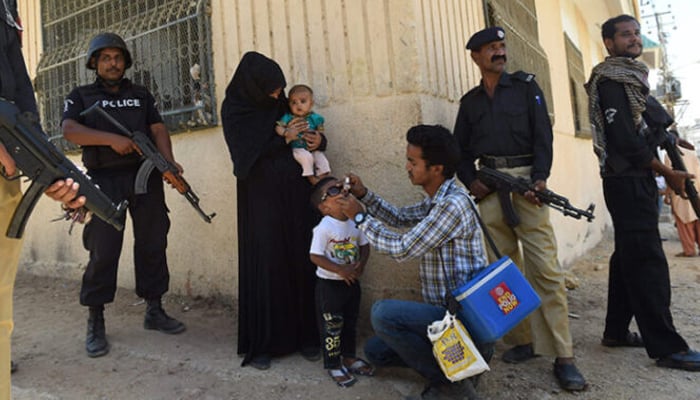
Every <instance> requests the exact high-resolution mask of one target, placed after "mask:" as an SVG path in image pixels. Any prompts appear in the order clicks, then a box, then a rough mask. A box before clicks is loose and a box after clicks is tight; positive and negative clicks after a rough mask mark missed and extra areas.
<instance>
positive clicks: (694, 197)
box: [661, 131, 700, 218]
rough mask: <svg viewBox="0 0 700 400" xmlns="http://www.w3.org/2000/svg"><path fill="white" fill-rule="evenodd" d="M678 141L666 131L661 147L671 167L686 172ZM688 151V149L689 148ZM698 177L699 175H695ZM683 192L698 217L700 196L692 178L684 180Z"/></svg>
mask: <svg viewBox="0 0 700 400" xmlns="http://www.w3.org/2000/svg"><path fill="white" fill-rule="evenodd" d="M677 142H678V140H677V138H676V136H675V135H674V134H672V133H670V132H668V131H666V140H664V141H663V142H662V143H661V147H662V148H663V149H664V150H666V154H667V155H668V159H669V160H671V165H672V166H673V169H675V170H678V171H683V172H688V169H687V168H686V166H685V163H684V162H683V157H681V152H680V150H679V149H678V146H677V145H676V144H677ZM689 151H690V150H689ZM696 178H700V177H696ZM685 194H686V195H687V196H688V201H689V202H690V205H691V206H693V211H695V215H697V216H698V218H700V198H698V191H697V189H695V183H694V182H693V180H692V179H686V180H685Z"/></svg>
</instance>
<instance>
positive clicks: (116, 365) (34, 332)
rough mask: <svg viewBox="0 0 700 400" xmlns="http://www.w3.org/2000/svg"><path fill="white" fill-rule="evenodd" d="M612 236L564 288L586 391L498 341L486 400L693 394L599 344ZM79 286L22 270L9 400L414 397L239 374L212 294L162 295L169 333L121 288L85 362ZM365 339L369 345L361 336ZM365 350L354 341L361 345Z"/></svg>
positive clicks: (677, 311) (398, 387)
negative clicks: (573, 390) (105, 349)
mask: <svg viewBox="0 0 700 400" xmlns="http://www.w3.org/2000/svg"><path fill="white" fill-rule="evenodd" d="M666 225H667V226H665V227H663V226H662V236H665V237H667V238H668V239H669V240H667V241H665V242H664V246H665V250H666V253H667V255H668V258H669V264H670V270H671V274H672V285H673V305H672V311H673V316H674V322H675V325H676V327H677V328H678V330H679V331H680V332H681V333H682V334H683V336H684V337H685V338H686V340H687V341H688V342H689V343H690V345H691V346H692V347H694V348H696V349H698V348H700V296H698V289H699V288H700V258H679V257H674V254H676V253H678V252H680V243H679V242H678V241H677V237H676V235H675V231H674V229H673V227H672V226H671V225H670V224H666ZM611 251H612V250H611V239H610V235H609V234H608V235H607V238H606V239H605V240H603V241H602V242H601V243H600V244H599V245H598V246H597V247H596V248H595V249H593V250H592V251H591V252H590V253H589V254H588V255H587V256H585V257H583V258H582V259H580V260H579V261H578V262H577V263H576V264H575V265H573V266H571V270H572V271H573V274H574V275H575V277H576V279H577V280H578V281H579V282H578V283H579V285H578V287H577V288H576V289H575V290H571V291H569V307H570V313H571V319H570V321H571V331H572V335H573V337H574V347H575V351H576V356H577V360H578V361H577V362H578V366H579V368H580V370H581V371H582V372H583V374H584V375H585V376H586V378H587V379H588V382H589V388H588V390H587V391H585V392H581V393H577V394H570V393H567V392H563V391H561V390H560V389H559V388H558V386H557V384H556V381H555V379H554V377H553V375H552V372H551V369H552V368H551V362H552V360H551V359H547V358H545V357H540V358H536V359H533V360H531V361H529V362H527V363H526V364H524V365H509V364H505V363H503V362H502V361H501V360H500V354H501V353H502V352H503V350H504V349H505V347H504V345H503V344H502V343H498V345H497V351H496V356H495V357H494V360H493V361H492V363H491V371H490V372H488V373H486V374H485V375H484V376H483V378H482V380H481V383H480V385H479V388H478V391H479V393H480V394H481V395H482V396H483V398H484V399H512V400H516V399H596V400H599V399H635V400H637V399H654V400H663V399H674V400H675V399H684V400H691V399H700V379H699V378H700V374H699V373H691V372H685V371H674V370H668V369H663V368H658V367H656V366H655V365H654V362H653V360H651V359H649V358H648V357H647V355H646V353H645V351H644V350H643V349H610V348H606V347H602V346H601V345H600V336H601V331H602V326H603V318H604V315H605V304H606V292H607V261H608V257H609V255H610V253H611ZM79 285H80V284H79V282H76V281H69V280H60V279H53V278H43V277H37V276H32V275H29V274H27V273H22V272H20V274H19V276H18V279H17V285H16V292H15V299H16V300H15V301H16V306H15V323H16V327H15V333H14V336H13V354H14V356H13V358H14V359H15V360H16V361H17V362H18V363H19V371H18V372H17V373H15V374H14V375H13V376H12V383H13V399H15V400H53V399H67V400H72V399H98V400H103V399H104V400H106V399H110V400H111V399H115V400H117V399H125V400H127V399H128V400H130V399H176V400H195V399H197V400H210V399H211V400H213V399H246V400H262V399H265V400H275V399H324V400H330V399H351V400H364V399H401V398H403V396H405V395H408V394H410V393H413V392H416V391H418V390H420V388H421V387H422V385H423V381H422V379H421V378H420V376H418V375H417V374H415V373H413V372H411V371H407V370H405V369H399V368H388V369H382V370H380V371H378V374H377V376H375V377H373V378H361V379H359V381H358V383H356V384H355V385H354V386H353V387H351V388H347V389H343V388H339V387H337V386H336V385H335V384H334V383H332V382H331V380H330V378H329V377H328V376H327V375H326V374H325V373H324V371H323V370H322V362H321V361H319V362H315V363H311V362H308V361H306V360H304V359H303V358H302V357H301V356H299V355H292V356H288V357H284V358H281V359H275V360H273V364H272V368H271V369H270V370H268V371H264V372H263V371H257V370H255V369H253V368H249V367H247V368H241V367H240V362H241V359H240V358H239V357H238V355H237V354H236V352H235V348H236V329H237V327H236V318H235V309H234V308H232V307H231V306H226V305H222V304H220V303H218V302H215V301H211V300H207V299H190V298H176V297H169V298H167V302H166V304H165V307H166V310H168V311H169V313H170V314H172V315H174V316H175V317H177V318H179V319H181V320H183V321H184V322H185V323H186V324H187V326H188V330H187V331H186V332H185V333H183V334H182V335H178V336H167V335H163V334H161V333H157V332H153V331H145V330H144V329H143V328H142V323H143V322H142V321H143V312H144V309H145V305H144V304H143V303H142V302H140V301H139V299H138V298H136V297H135V295H134V294H133V292H132V291H131V290H126V289H121V290H120V292H119V293H118V295H117V300H116V302H115V303H114V304H112V305H109V306H108V307H107V309H106V312H105V317H106V321H107V334H108V339H109V340H110V343H111V345H112V348H111V352H110V353H109V354H108V355H107V356H105V357H102V358H98V359H91V358H88V357H87V356H86V355H85V351H84V348H83V343H84V335H85V318H86V311H85V309H84V308H83V307H80V306H79V305H78V304H77V293H78V290H79ZM360 339H361V340H360V341H361V342H363V341H364V338H360ZM360 345H361V343H360Z"/></svg>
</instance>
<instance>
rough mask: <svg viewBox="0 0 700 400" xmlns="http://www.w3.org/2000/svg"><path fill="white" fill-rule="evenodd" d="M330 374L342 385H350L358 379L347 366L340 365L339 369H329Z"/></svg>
mask: <svg viewBox="0 0 700 400" xmlns="http://www.w3.org/2000/svg"><path fill="white" fill-rule="evenodd" d="M327 371H328V375H329V376H330V377H331V378H332V379H333V381H334V382H335V383H336V384H337V385H338V386H340V387H350V386H352V385H354V384H355V382H357V379H355V377H354V376H352V374H350V371H348V370H347V368H345V367H340V368H338V369H329V370H327Z"/></svg>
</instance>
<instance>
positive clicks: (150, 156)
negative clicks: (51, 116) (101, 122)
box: [80, 101, 216, 223]
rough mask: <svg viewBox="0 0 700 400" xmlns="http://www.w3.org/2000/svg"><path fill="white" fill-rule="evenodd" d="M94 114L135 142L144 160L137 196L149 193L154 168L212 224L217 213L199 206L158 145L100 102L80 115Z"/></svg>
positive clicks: (137, 178) (136, 188)
mask: <svg viewBox="0 0 700 400" xmlns="http://www.w3.org/2000/svg"><path fill="white" fill-rule="evenodd" d="M93 112H97V113H98V114H100V116H101V117H103V118H105V119H106V120H107V121H109V123H111V124H112V125H114V127H116V128H117V129H119V130H120V131H121V132H122V133H124V134H125V135H127V136H128V137H129V138H131V140H133V141H134V143H135V144H136V147H138V149H139V151H140V153H141V157H143V158H144V162H143V163H142V164H141V167H140V168H139V171H138V173H137V174H136V181H135V190H134V191H135V192H136V194H143V193H146V192H147V188H146V184H147V183H148V177H149V176H150V175H151V171H153V168H157V169H158V171H160V173H161V174H162V175H163V179H165V181H166V182H168V183H169V184H170V185H171V186H172V187H173V188H175V190H177V191H178V193H180V194H181V195H183V196H185V199H187V201H188V202H189V203H190V205H192V207H193V208H194V209H195V210H196V211H197V213H198V214H199V216H200V217H202V219H203V220H204V221H205V222H208V223H211V220H212V218H214V217H215V216H216V213H211V214H207V213H205V212H204V210H202V208H201V207H200V206H199V197H198V196H197V195H196V194H195V193H194V191H193V190H192V187H191V186H190V184H189V183H187V181H186V180H185V178H184V177H183V176H182V175H181V174H180V171H179V170H178V168H177V167H176V166H175V165H173V164H172V163H171V162H169V161H168V160H166V159H165V157H163V155H162V154H161V153H160V151H158V148H157V147H156V145H155V144H154V143H153V142H152V141H151V139H149V138H148V136H146V134H144V133H143V132H139V131H133V132H132V131H130V130H128V129H127V128H126V127H125V126H124V125H122V124H121V123H120V122H119V121H117V120H116V119H115V118H114V117H113V116H111V115H110V114H109V113H108V112H107V111H105V110H104V109H102V107H100V102H99V101H98V102H95V104H93V105H92V106H90V107H89V108H87V109H86V110H84V111H83V112H82V113H80V115H88V114H91V113H93Z"/></svg>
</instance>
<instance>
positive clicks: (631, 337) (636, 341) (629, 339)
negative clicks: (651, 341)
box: [600, 332, 644, 347]
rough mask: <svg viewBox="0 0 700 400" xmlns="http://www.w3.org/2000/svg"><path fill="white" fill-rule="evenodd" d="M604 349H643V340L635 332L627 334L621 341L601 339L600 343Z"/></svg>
mask: <svg viewBox="0 0 700 400" xmlns="http://www.w3.org/2000/svg"><path fill="white" fill-rule="evenodd" d="M600 344H602V345H603V346H605V347H644V340H642V337H641V336H639V334H638V333H637V332H627V336H625V338H624V339H623V340H617V339H611V338H605V337H604V338H603V339H602V340H601V341H600Z"/></svg>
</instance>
